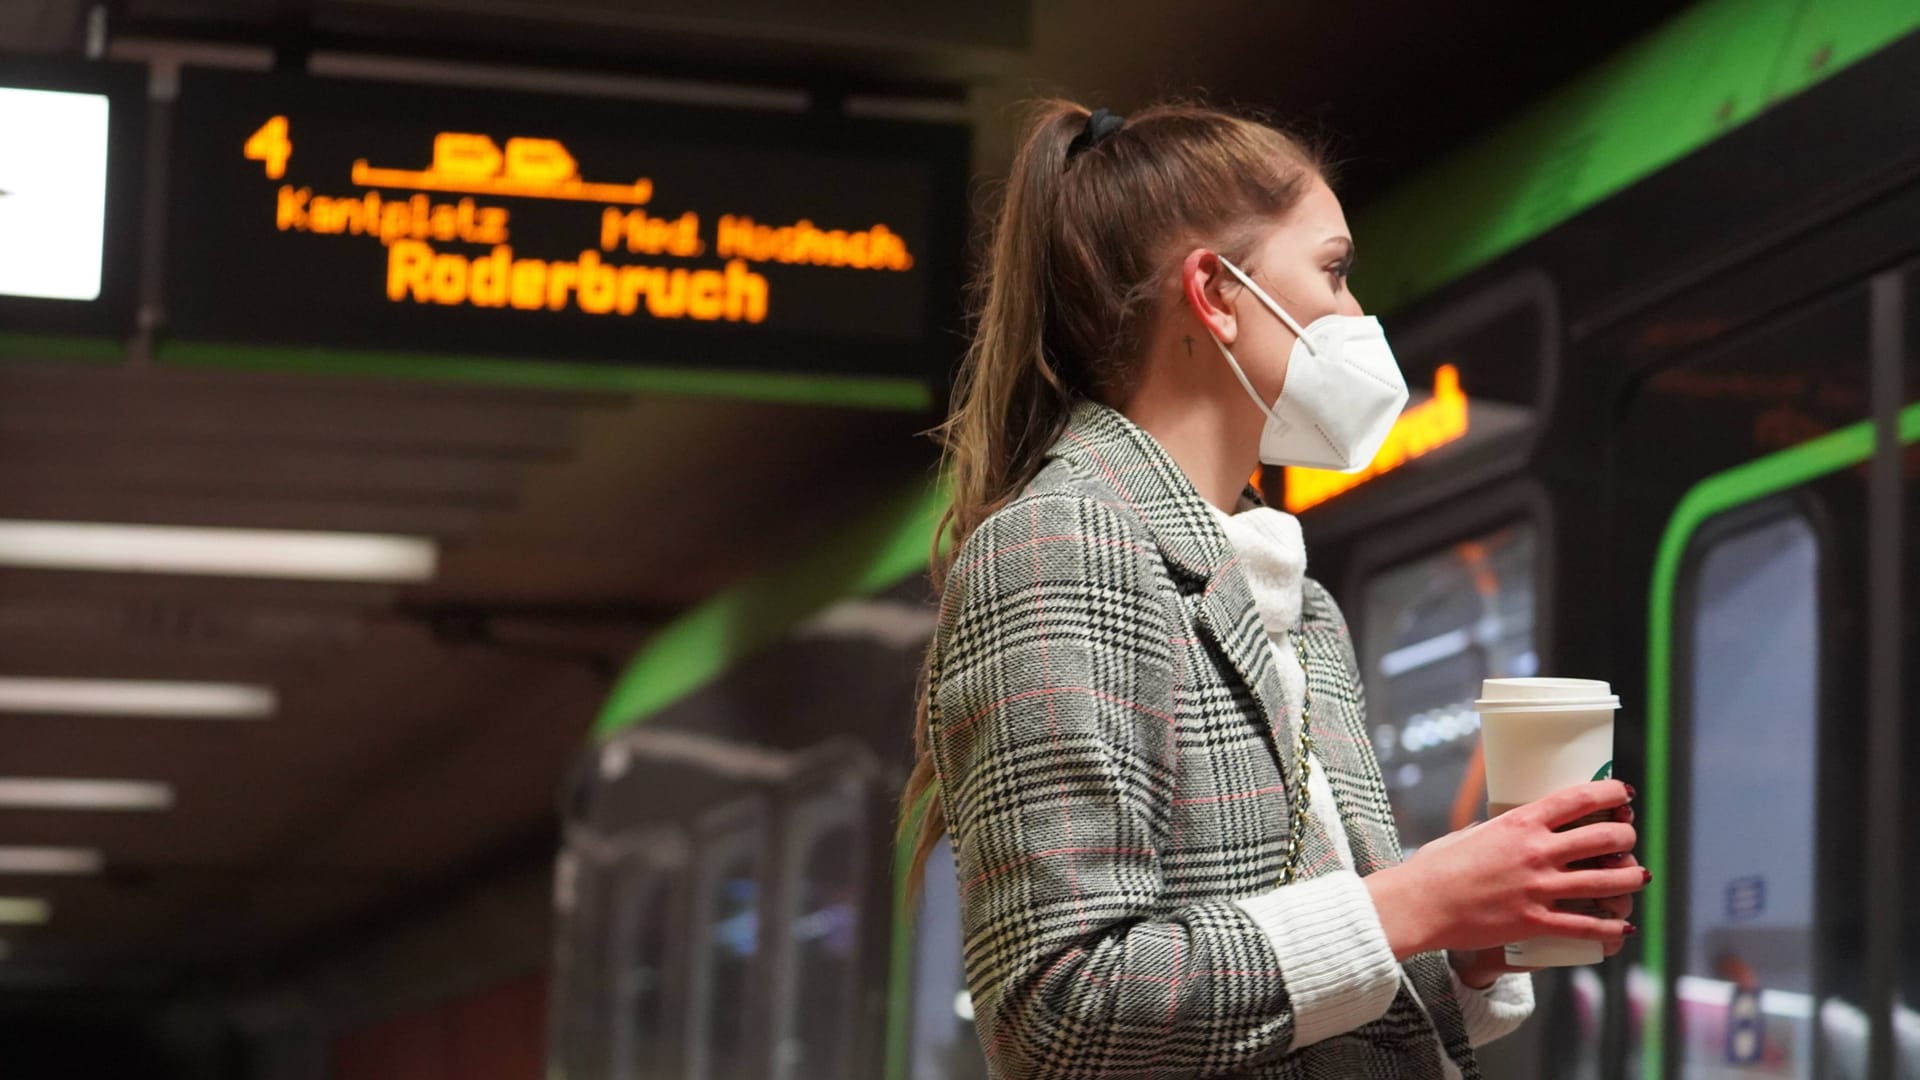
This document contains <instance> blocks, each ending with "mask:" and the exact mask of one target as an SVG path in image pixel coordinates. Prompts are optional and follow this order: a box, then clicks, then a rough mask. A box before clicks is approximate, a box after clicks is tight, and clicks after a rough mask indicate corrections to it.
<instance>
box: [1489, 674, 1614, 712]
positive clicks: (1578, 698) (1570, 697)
mask: <svg viewBox="0 0 1920 1080" xmlns="http://www.w3.org/2000/svg"><path fill="white" fill-rule="evenodd" d="M1612 689H1613V688H1612V686H1610V685H1609V684H1608V683H1607V682H1606V681H1605V680H1602V679H1555V678H1528V679H1486V680H1483V681H1482V682H1481V684H1480V698H1479V700H1477V701H1475V702H1474V703H1473V706H1474V708H1475V709H1477V710H1479V711H1480V712H1515V711H1521V710H1530V711H1538V710H1551V711H1554V712H1560V711H1569V710H1574V709H1617V708H1619V707H1620V697H1619V695H1617V694H1614V693H1612V692H1611V691H1612Z"/></svg>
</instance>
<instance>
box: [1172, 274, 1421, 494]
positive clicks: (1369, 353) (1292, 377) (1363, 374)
mask: <svg viewBox="0 0 1920 1080" xmlns="http://www.w3.org/2000/svg"><path fill="white" fill-rule="evenodd" d="M1220 265H1221V266H1224V267H1226V268H1227V269H1228V270H1229V271H1231V272H1232V273H1233V276H1234V277H1237V278H1239V279H1240V283H1241V284H1242V285H1245V286H1246V287H1247V288H1248V289H1249V290H1251V291H1252V293H1253V295H1254V296H1255V297H1257V298H1259V300H1260V302H1261V303H1262V304H1264V305H1266V308H1267V310H1268V311H1271V312H1273V314H1274V316H1275V317H1276V318H1278V319H1279V320H1280V321H1281V322H1283V323H1286V324H1287V326H1288V327H1289V328H1291V329H1292V330H1293V333H1294V335H1295V340H1294V343H1293V352H1292V354H1291V355H1290V356H1289V357H1288V359H1287V377H1286V382H1285V384H1284V385H1283V386H1282V387H1281V390H1280V400H1278V401H1276V402H1274V403H1273V404H1272V405H1268V404H1267V403H1266V401H1264V400H1263V399H1262V398H1261V397H1260V394H1259V392H1258V391H1256V390H1255V389H1254V388H1253V383H1252V382H1251V381H1249V380H1248V379H1247V373H1246V372H1245V371H1243V370H1241V368H1240V362H1239V361H1238V360H1235V359H1234V358H1233V353H1232V352H1231V351H1229V350H1228V349H1227V345H1226V342H1224V341H1221V340H1220V338H1219V337H1218V336H1214V335H1213V331H1212V330H1211V329H1209V330H1208V331H1207V333H1208V335H1209V336H1212V337H1213V343H1214V345H1216V346H1218V347H1219V349H1220V355H1221V356H1224V357H1226V358H1227V363H1228V364H1230V365H1232V367H1233V373H1234V374H1235V375H1237V376H1239V378H1240V385H1241V386H1244V387H1246V390H1247V394H1248V396H1249V397H1251V398H1253V401H1254V404H1256V405H1258V406H1260V411H1261V412H1264V413H1266V414H1267V422H1266V426H1264V427H1263V428H1261V431H1260V460H1261V461H1263V462H1265V463H1266V464H1268V465H1302V466H1305V467H1307V468H1311V469H1336V470H1338V471H1340V472H1358V471H1359V470H1361V469H1364V468H1366V467H1367V464H1368V463H1369V462H1371V461H1372V460H1373V455H1375V454H1377V453H1379V452H1380V444H1382V443H1384V442H1386V441H1387V433H1388V432H1390V431H1392V430H1393V422H1394V421H1395V420H1396V419H1398V418H1399V416H1400V410H1401V409H1403V408H1405V407H1406V404H1407V380H1406V379H1405V378H1404V377H1403V376H1402V375H1401V374H1400V365H1399V364H1398V363H1396V362H1395V361H1394V358H1393V350H1392V349H1390V348H1388V347H1387V334H1386V331H1385V330H1382V329H1381V328H1380V320H1379V319H1376V318H1374V317H1373V316H1371V315H1339V314H1333V315H1322V316H1321V317H1320V318H1318V319H1315V320H1313V322H1312V323H1311V324H1309V325H1307V326H1305V327H1302V326H1301V325H1300V324H1299V323H1297V322H1295V321H1293V317H1292V316H1291V315H1288V314H1287V313H1286V312H1285V311H1282V310H1281V309H1280V305H1279V304H1277V303H1275V302H1274V299H1273V297H1271V296H1268V295H1267V293H1266V290H1264V289H1262V288H1261V287H1260V286H1258V285H1255V284H1254V283H1253V279H1252V278H1250V277H1248V276H1247V275H1246V273H1245V272H1243V271H1242V270H1241V269H1240V268H1239V267H1237V266H1235V265H1233V264H1232V263H1230V262H1228V261H1227V260H1226V258H1225V257H1224V256H1222V257H1221V258H1220Z"/></svg>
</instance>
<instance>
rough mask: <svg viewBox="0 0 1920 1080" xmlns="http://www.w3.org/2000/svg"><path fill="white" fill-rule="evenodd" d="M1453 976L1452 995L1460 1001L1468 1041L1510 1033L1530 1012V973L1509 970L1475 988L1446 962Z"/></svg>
mask: <svg viewBox="0 0 1920 1080" xmlns="http://www.w3.org/2000/svg"><path fill="white" fill-rule="evenodd" d="M1447 973H1448V974H1449V975H1450V976H1452V978H1453V996H1454V997H1455V998H1457V999H1459V1001H1460V1019H1461V1020H1463V1021H1465V1022H1466V1028H1467V1042H1468V1043H1469V1044H1471V1045H1473V1046H1476V1047H1478V1046H1485V1045H1486V1044H1488V1043H1490V1042H1492V1041H1493V1040H1495V1039H1498V1038H1501V1037H1502V1036H1505V1035H1510V1034H1512V1033H1513V1030H1514V1029H1515V1028H1518V1027H1519V1026H1520V1024H1521V1022H1522V1021H1524V1020H1525V1019H1526V1018H1527V1017H1529V1016H1532V1015H1533V976H1532V975H1530V974H1528V973H1527V972H1524V971H1510V972H1508V973H1507V974H1505V975H1502V976H1500V977H1499V978H1497V979H1495V980H1493V985H1492V986H1489V987H1487V988H1486V989H1484V990H1476V989H1474V988H1473V987H1471V986H1468V985H1467V984H1466V983H1464V982H1461V981H1460V974H1459V972H1456V971H1454V970H1453V966H1452V965H1451V964H1449V965H1448V966H1447Z"/></svg>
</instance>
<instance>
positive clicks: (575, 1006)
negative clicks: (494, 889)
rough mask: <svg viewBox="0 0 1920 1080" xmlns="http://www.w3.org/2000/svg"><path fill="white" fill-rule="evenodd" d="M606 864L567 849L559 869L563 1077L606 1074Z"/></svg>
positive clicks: (557, 975) (557, 1052)
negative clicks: (604, 946)
mask: <svg viewBox="0 0 1920 1080" xmlns="http://www.w3.org/2000/svg"><path fill="white" fill-rule="evenodd" d="M607 889H608V875H607V873H606V871H605V868H604V867H602V866H601V865H600V864H599V863H597V862H594V861H593V860H592V859H590V858H587V857H583V856H582V855H580V854H579V853H577V852H574V851H566V852H563V853H562V854H561V856H560V859H559V862H558V863H557V864H556V867H555V881H554V899H555V906H556V910H557V912H558V914H559V917H560V919H561V924H560V926H559V928H558V932H557V933H556V935H555V941H556V949H555V954H554V995H553V997H554V1001H553V1005H552V1009H553V1011H552V1014H551V1015H552V1018H553V1024H554V1028H555V1031H554V1037H553V1040H552V1041H553V1046H552V1057H553V1059H554V1060H555V1061H556V1062H557V1064H558V1065H559V1068H558V1070H557V1071H558V1074H559V1075H560V1076H563V1077H569V1078H572V1077H585V1076H600V1075H604V1074H605V1072H606V1060H607V1058H606V1042H607V1024H606V1020H605V1008H606V994H605V986H606V968H605V965H604V964H603V963H602V957H603V955H604V950H603V949H602V948H601V947H600V943H601V942H603V941H605V940H606V936H607V929H608V928H607V908H608V904H607V903H606V896H605V893H606V891H607Z"/></svg>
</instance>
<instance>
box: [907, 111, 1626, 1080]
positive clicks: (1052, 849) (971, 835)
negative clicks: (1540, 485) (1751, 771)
mask: <svg viewBox="0 0 1920 1080" xmlns="http://www.w3.org/2000/svg"><path fill="white" fill-rule="evenodd" d="M1323 173H1324V170H1323V169H1322V168H1321V167H1320V165H1319V164H1318V162H1317V161H1316V160H1315V159H1314V158H1313V157H1312V156H1311V155H1310V154H1309V153H1308V152H1307V151H1306V150H1305V149H1303V148H1302V146H1301V145H1300V144H1299V143H1297V142H1295V141H1294V140H1292V139H1290V138H1289V137H1287V136H1286V135H1283V134H1281V133H1279V132H1277V131H1274V130H1273V129H1271V128H1268V127H1265V126H1262V125H1260V124H1256V123H1252V122H1250V121H1246V120H1242V119H1238V118H1234V117H1231V116H1228V115H1225V114H1223V113H1219V112H1215V111H1212V110H1208V109H1202V108H1196V107H1187V106H1160V107H1156V108H1152V109H1148V110H1146V111H1144V112H1142V113H1140V114H1138V115H1136V116H1134V117H1132V118H1127V119H1122V118H1120V117H1116V116H1114V115H1112V114H1110V113H1107V112H1106V111H1105V110H1101V111H1099V112H1096V113H1093V114H1091V115H1090V114H1088V113H1087V111H1086V110H1085V109H1082V108H1080V107H1079V106H1076V105H1072V104H1068V103H1063V102H1056V103H1050V104H1047V105H1045V106H1043V107H1042V108H1041V109H1040V110H1039V112H1038V114H1037V116H1036V118H1035V120H1034V122H1033V123H1032V126H1031V128H1030V130H1029V132H1028V134H1027V136H1026V138H1025V140H1024V144H1023V146H1022V148H1021V150H1020V151H1019V153H1018V155H1017V157H1016V158H1015V161H1014V165H1013V171H1012V175H1011V177H1010V179H1009V182H1008V187H1007V191H1006V197H1005V205H1004V207H1003V208H1002V211H1001V217H1000V220H999V222H998V226H997V228H996V231H995V234H994V241H993V247H992V252H991V261H990V264H989V265H987V266H986V267H985V268H984V273H983V276H982V284H981V298H980V310H979V316H978V324H977V327H976V330H975V335H974V338H973V341H972V344H971V348H970V350H969V353H968V355H967V358H966V361H965V365H964V367H963V370H962V375H961V380H960V383H959V386H958V389H957V391H956V396H955V408H954V412H953V415H952V418H951V419H950V420H949V422H948V426H947V429H946V431H945V435H946V442H947V453H948V459H949V461H948V464H949V466H950V467H951V469H952V474H953V477H954V481H955V498H954V504H953V506H952V508H951V510H950V511H949V517H948V519H947V521H946V522H945V523H944V525H945V527H946V528H947V530H949V533H950V537H951V539H952V541H953V543H952V545H951V547H950V550H951V551H952V555H951V557H950V559H949V560H948V561H946V562H944V563H942V562H940V561H939V560H936V565H935V575H934V576H935V581H936V584H937V585H938V586H939V587H940V588H941V589H942V602H941V611H940V622H939V628H938V631H937V633H936V635H935V638H934V643H933V646H932V648H931V650H930V653H929V658H928V668H927V676H928V677H927V692H926V697H925V699H924V700H923V703H922V704H923V708H922V714H921V718H920V724H919V729H918V731H917V733H916V734H917V739H916V741H917V743H918V745H919V749H920V755H921V756H920V760H919V762H918V765H917V767H916V769H915V773H914V776H913V779H912V781H911V782H910V784H909V787H908V792H907V796H906V798H907V805H908V806H916V805H920V804H921V803H922V802H923V800H922V798H921V797H922V796H923V795H926V796H928V797H927V798H926V799H925V800H924V804H925V806H926V808H927V809H926V812H925V814H924V815H923V817H922V818H921V826H920V831H919V833H918V835H917V836H916V837H914V838H912V840H913V842H914V844H915V851H916V858H915V867H916V873H917V872H918V867H919V866H920V864H921V863H922V862H923V861H924V858H925V855H926V852H927V851H928V849H930V848H931V847H932V845H933V844H934V843H935V842H936V841H937V840H938V838H939V837H940V835H941V834H942V833H943V832H945V831H947V830H948V829H949V828H950V829H951V832H952V836H953V849H954V855H955V860H956V863H957V865H958V876H959V885H960V892H961V900H962V913H963V914H962V922H963V929H964V933H965V938H966V946H965V948H966V965H967V975H968V981H969V984H970V985H971V987H972V991H973V1007H974V1012H975V1017H976V1020H977V1022H978V1027H979V1034H980V1039H981V1042H982V1045H983V1048H984V1049H985V1051H986V1054H987V1058H988V1062H989V1066H990V1068H991V1071H992V1073H993V1075H995V1076H996V1077H1002V1078H1013V1077H1021V1078H1025V1077H1055V1076H1059V1077H1066V1076H1073V1077H1095V1076H1120V1075H1125V1076H1130V1077H1199V1076H1246V1077H1394V1078H1422V1077H1433V1078H1442V1077H1454V1076H1461V1077H1473V1076H1477V1075H1478V1068H1477V1066H1476V1065H1475V1063H1474V1056H1473V1050H1472V1047H1473V1046H1474V1045H1479V1044H1481V1043H1484V1042H1485V1041H1487V1040H1488V1039H1491V1038H1496V1037H1498V1036H1500V1035H1502V1034H1505V1033H1506V1032H1508V1031H1510V1030H1512V1029H1513V1028H1514V1027H1515V1026H1517V1025H1518V1023H1519V1022H1520V1021H1521V1020H1522V1019H1524V1018H1525V1017H1526V1015H1527V1014H1528V1013H1529V1012H1530V1011H1531V1009H1532V1004H1533V998H1532V991H1531V987H1530V984H1529V981H1528V976H1527V975H1526V974H1524V973H1519V972H1514V971H1511V970H1510V969H1508V968H1507V967H1506V966H1505V965H1504V964H1503V963H1502V960H1501V956H1502V953H1501V950H1500V946H1501V945H1503V944H1504V943H1506V942H1510V941H1517V940H1520V939H1523V938H1528V937H1533V936H1536V935H1539V934H1561V935H1568V936H1575V937H1581V938H1589V939H1593V940H1597V941H1601V942H1604V943H1605V948H1606V951H1607V952H1608V954H1609V955H1611V954H1612V953H1613V952H1616V951H1617V950H1618V949H1619V947H1620V944H1621V942H1622V940H1623V938H1624V937H1625V935H1627V934H1629V933H1631V932H1632V930H1633V928H1632V927H1631V925H1629V924H1628V923H1627V922H1625V921H1624V920H1625V917H1626V916H1627V915H1628V914H1629V912H1630V900H1629V897H1630V895H1631V894H1632V893H1634V892H1636V891H1638V890H1639V889H1640V888H1642V887H1643V886H1644V884H1645V882H1646V881H1647V880H1648V877H1647V875H1646V874H1645V872H1644V871H1642V870H1640V869H1639V868H1638V867H1637V865H1636V864H1635V862H1634V860H1633V857H1632V855H1631V849H1632V847H1633V844H1634V832H1633V828H1632V826H1631V824H1629V822H1630V820H1631V817H1632V811H1631V809H1630V808H1629V806H1628V802H1629V800H1630V799H1631V797H1632V789H1631V788H1628V787H1627V786H1626V785H1624V784H1622V783H1619V782H1618V781H1612V780H1608V781H1601V782H1596V783H1592V784H1586V785H1582V786H1581V787H1578V788H1573V789H1569V790H1567V791H1565V792H1561V793H1558V794H1556V795H1554V796H1553V797H1551V798H1548V799H1545V800H1542V801H1541V802H1538V803H1534V804H1530V805H1528V806H1524V807H1521V808H1519V809H1517V810H1513V811H1511V812H1509V813H1506V814H1503V815H1501V816H1500V817H1498V818H1496V819H1494V820H1493V821H1491V822H1487V823H1485V824H1482V825H1479V826H1477V827H1473V828H1469V829H1466V830H1463V831H1461V832H1458V833H1455V834H1453V835H1451V836H1448V837H1446V838H1443V839H1441V840H1439V841H1436V842H1434V843H1432V844H1429V845H1427V846H1426V847H1424V848H1422V849H1420V851H1418V852H1417V853H1416V854H1415V855H1414V856H1413V857H1412V858H1410V859H1408V860H1406V861H1405V862H1401V861H1400V858H1399V855H1400V850H1401V849H1400V841H1399V837H1398V836H1397V834H1396V833H1395V831H1394V826H1393V817H1392V813H1391V811H1390V809H1389V807H1388V803H1387V796H1386V790H1385V787H1384V785H1383V784H1382V783H1381V779H1380V769H1379V764H1378V762H1377V761H1376V760H1375V758H1374V755H1373V750H1372V745H1371V740H1370V739H1369V737H1368V729H1367V726H1366V723H1365V712H1364V705H1363V701H1362V696H1361V686H1360V677H1359V672H1358V668H1357V665H1356V663H1355V660H1354V656H1353V651H1352V648H1351V646H1350V644H1349V642H1348V637H1347V630H1346V624H1345V621H1344V619H1343V618H1342V616H1341V614H1340V611H1339V609H1338V608H1337V607H1336V606H1335V605H1334V602H1333V600H1332V598H1331V597H1329V596H1328V594H1327V593H1326V591H1325V590H1324V589H1322V588H1321V587H1320V586H1319V585H1318V584H1317V583H1315V582H1313V581H1312V580H1310V579H1307V578H1306V577H1305V573H1304V572H1305V562H1306V557H1305V552H1304V550H1303V548H1302V546H1301V543H1300V531H1299V525H1298V523H1297V522H1296V521H1295V520H1294V519H1293V518H1291V517H1289V516H1287V515H1285V514H1282V513H1280V512H1279V511H1277V510H1273V509H1270V508H1267V507H1264V506H1262V505H1260V502H1259V496H1258V494H1257V493H1256V492H1255V491H1254V489H1253V488H1252V487H1250V486H1248V485H1247V484H1246V482H1245V478H1246V477H1247V476H1248V475H1249V473H1250V472H1251V471H1252V470H1253V468H1254V466H1255V464H1256V461H1265V462H1267V463H1269V464H1307V465H1314V466H1320V467H1335V468H1344V467H1357V466H1359V465H1361V464H1364V463H1365V462H1366V461H1368V460H1369V459H1370V458H1371V456H1372V454H1373V453H1374V451H1375V449H1377V447H1378V445H1379V443H1380V441H1381V440H1382V439H1383V438H1384V436H1385V431H1386V429H1387V428H1388V427H1390V426H1391V424H1392V421H1393V418H1394V416H1395V415H1397V414H1398V412H1399V410H1400V407H1401V405H1402V404H1404V402H1405V395H1406V390H1405V384H1404V382H1403V381H1402V380H1401V378H1400V374H1399V371H1398V369H1397V367H1396V366H1395V364H1394V362H1393V357H1392V353H1391V352H1390V351H1389V350H1388V349H1387V347H1386V341H1385V338H1384V337H1383V336H1381V335H1380V333H1379V329H1378V325H1379V324H1378V323H1377V322H1375V321H1374V320H1371V319H1367V318H1364V317H1362V314H1361V309H1360V304H1359V302H1358V301H1357V300H1356V299H1355V298H1354V296H1353V294H1352V293H1351V292H1349V291H1348V290H1347V288H1346V275H1347V271H1348V269H1349V268H1350V267H1351V265H1352V262H1353V242H1352V240H1351V238H1350V235H1349V233H1348V230H1347V226H1346V221H1345V218H1344V217H1343V215H1342V213H1341V209H1340V204H1339V201H1338V200H1337V199H1335V198H1334V196H1333V193H1332V191H1331V190H1329V188H1328V186H1327V183H1326V181H1325V179H1324V176H1323ZM1270 403H1271V404H1270ZM1609 812H1611V815H1612V820H1604V819H1605V818H1606V817H1607V815H1608V813H1609ZM1596 813H1598V814H1600V815H1601V817H1602V819H1603V820H1601V821H1600V822H1599V823H1594V824H1586V825H1583V826H1580V827H1578V828H1573V829H1569V830H1567V831H1564V832H1556V831H1555V830H1556V828H1557V827H1560V826H1563V825H1567V824H1569V823H1572V822H1574V821H1575V820H1576V819H1579V818H1582V817H1585V816H1587V815H1590V814H1596ZM1584 860H1595V861H1594V862H1592V863H1586V862H1584ZM1576 863H1579V864H1581V865H1579V866H1572V865H1570V864H1576ZM1593 898H1605V899H1604V900H1603V901H1602V904H1601V909H1603V910H1604V913H1605V917H1601V916H1599V915H1593V914H1575V913H1573V912H1571V911H1568V910H1564V909H1562V908H1560V907H1559V906H1557V905H1558V903H1559V902H1560V901H1581V900H1588V901H1591V900H1592V899H1593ZM1587 910H1595V909H1594V908H1593V907H1592V905H1591V904H1589V905H1588V906H1587Z"/></svg>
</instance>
